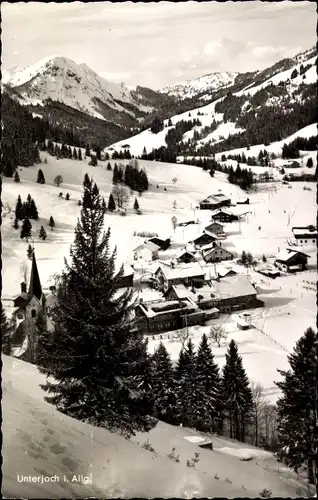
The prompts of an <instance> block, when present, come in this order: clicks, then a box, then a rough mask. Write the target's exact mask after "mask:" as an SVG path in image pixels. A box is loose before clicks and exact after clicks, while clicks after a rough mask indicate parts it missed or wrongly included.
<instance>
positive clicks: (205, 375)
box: [196, 334, 223, 432]
mask: <svg viewBox="0 0 318 500" xmlns="http://www.w3.org/2000/svg"><path fill="white" fill-rule="evenodd" d="M196 383H197V387H198V388H199V389H200V392H201V394H202V397H200V398H199V399H198V406H199V408H198V420H199V425H198V428H200V429H201V430H206V431H208V430H209V431H211V430H212V431H213V432H216V431H220V430H221V424H222V413H223V404H222V391H221V377H220V374H219V367H218V365H217V364H216V363H215V361H214V356H213V354H212V351H211V348H210V346H209V343H208V338H207V336H206V335H205V334H203V335H202V339H201V342H200V345H199V348H198V352H197V360H196Z"/></svg>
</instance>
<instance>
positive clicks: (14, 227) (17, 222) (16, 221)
mask: <svg viewBox="0 0 318 500" xmlns="http://www.w3.org/2000/svg"><path fill="white" fill-rule="evenodd" d="M13 229H19V221H18V219H17V218H15V219H14V223H13Z"/></svg>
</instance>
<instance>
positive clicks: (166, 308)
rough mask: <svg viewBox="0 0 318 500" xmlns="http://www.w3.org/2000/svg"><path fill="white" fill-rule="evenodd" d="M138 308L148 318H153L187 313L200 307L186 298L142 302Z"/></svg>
mask: <svg viewBox="0 0 318 500" xmlns="http://www.w3.org/2000/svg"><path fill="white" fill-rule="evenodd" d="M138 307H140V309H141V310H142V311H143V313H144V314H145V315H146V316H147V317H148V318H153V317H154V316H158V315H160V314H166V313H168V312H172V311H173V312H176V311H180V310H182V311H187V310H188V309H191V310H193V309H197V308H198V306H197V305H196V304H195V303H194V302H193V301H192V300H191V298H190V297H184V298H182V299H180V300H162V299H159V300H152V301H150V302H140V303H139V304H138Z"/></svg>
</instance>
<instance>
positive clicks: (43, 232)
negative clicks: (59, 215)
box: [39, 226, 47, 241]
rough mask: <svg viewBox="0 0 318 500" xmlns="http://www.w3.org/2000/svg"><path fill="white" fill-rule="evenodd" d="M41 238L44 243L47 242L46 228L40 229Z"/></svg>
mask: <svg viewBox="0 0 318 500" xmlns="http://www.w3.org/2000/svg"><path fill="white" fill-rule="evenodd" d="M39 238H40V239H41V240H43V241H45V240H46V238H47V234H46V231H45V229H44V226H41V228H40V231H39Z"/></svg>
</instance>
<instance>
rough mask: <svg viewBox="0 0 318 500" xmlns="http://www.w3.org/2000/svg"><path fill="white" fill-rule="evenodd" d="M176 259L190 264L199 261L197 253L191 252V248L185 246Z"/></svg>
mask: <svg viewBox="0 0 318 500" xmlns="http://www.w3.org/2000/svg"><path fill="white" fill-rule="evenodd" d="M176 259H177V262H179V263H181V262H182V263H184V264H189V263H190V262H196V261H197V259H196V257H195V255H194V254H193V253H192V252H189V250H187V249H186V248H183V249H182V250H180V252H179V253H177V255H176Z"/></svg>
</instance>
